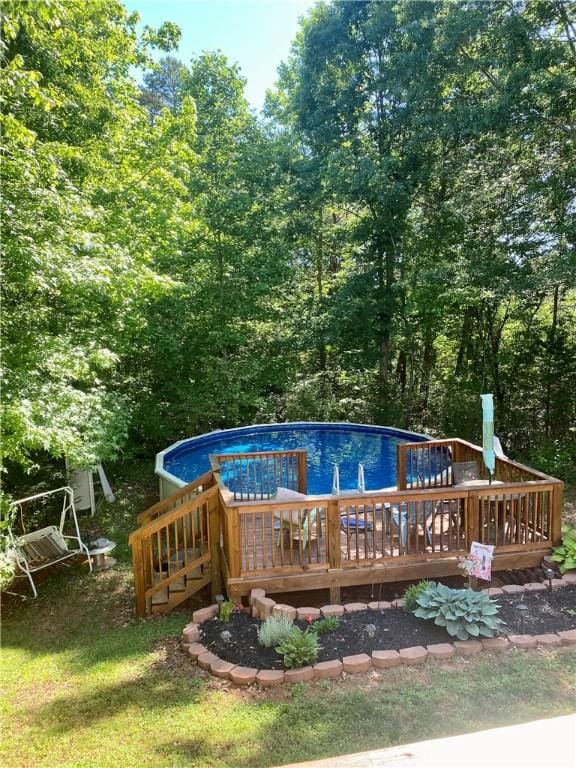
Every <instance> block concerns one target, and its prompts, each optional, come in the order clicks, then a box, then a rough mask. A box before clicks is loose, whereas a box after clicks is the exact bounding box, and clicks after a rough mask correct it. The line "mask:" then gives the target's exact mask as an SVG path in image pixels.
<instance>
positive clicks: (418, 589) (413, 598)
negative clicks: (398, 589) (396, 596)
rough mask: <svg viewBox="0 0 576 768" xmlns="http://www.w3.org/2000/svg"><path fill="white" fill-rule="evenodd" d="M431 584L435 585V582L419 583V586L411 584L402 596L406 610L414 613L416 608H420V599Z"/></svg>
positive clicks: (424, 581)
mask: <svg viewBox="0 0 576 768" xmlns="http://www.w3.org/2000/svg"><path fill="white" fill-rule="evenodd" d="M431 584H434V582H433V581H426V580H423V581H419V582H418V583H417V584H410V586H409V587H407V588H406V590H405V591H404V594H403V595H402V599H403V600H404V610H406V611H410V613H413V612H414V611H415V610H416V608H418V602H417V600H418V598H419V597H420V595H421V594H422V593H423V592H425V591H426V590H427V589H428V587H429V586H430V585H431Z"/></svg>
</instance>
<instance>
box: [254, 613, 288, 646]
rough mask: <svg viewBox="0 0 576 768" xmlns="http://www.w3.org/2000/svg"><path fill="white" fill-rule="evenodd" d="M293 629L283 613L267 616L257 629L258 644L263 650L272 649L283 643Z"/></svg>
mask: <svg viewBox="0 0 576 768" xmlns="http://www.w3.org/2000/svg"><path fill="white" fill-rule="evenodd" d="M293 629H294V622H293V621H292V619H289V618H288V616H285V615H284V614H283V613H281V614H279V615H278V616H269V617H268V618H267V619H266V621H264V622H262V624H261V625H260V627H259V628H258V642H259V643H260V645H263V646H264V647H265V648H272V647H273V646H275V645H277V644H278V643H282V642H284V640H286V638H287V637H288V635H289V634H290V632H292V630H293Z"/></svg>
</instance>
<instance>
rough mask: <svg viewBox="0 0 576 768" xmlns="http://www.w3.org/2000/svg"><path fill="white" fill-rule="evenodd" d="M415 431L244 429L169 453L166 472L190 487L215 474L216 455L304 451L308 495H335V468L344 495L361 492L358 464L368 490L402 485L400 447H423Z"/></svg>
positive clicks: (294, 426) (297, 426) (295, 426)
mask: <svg viewBox="0 0 576 768" xmlns="http://www.w3.org/2000/svg"><path fill="white" fill-rule="evenodd" d="M424 440H426V438H425V437H424V436H422V435H417V434H415V433H413V432H403V431H401V430H395V429H390V428H388V427H373V426H368V425H363V424H324V423H320V422H317V423H305V424H302V423H291V424H290V423H288V424H272V425H264V426H257V427H242V428H240V429H227V430H222V431H221V432H212V433H210V434H208V435H202V436H200V437H197V438H191V439H190V440H185V441H184V442H183V443H181V444H180V445H177V446H175V447H174V448H171V449H168V450H167V451H166V452H165V453H164V462H163V468H164V470H166V471H167V472H169V473H170V474H172V475H175V476H176V477H177V478H178V479H180V480H183V481H185V482H187V483H189V482H191V481H192V480H194V479H195V478H196V477H198V476H199V475H202V474H203V473H204V472H206V471H207V470H209V469H210V462H209V460H208V455H209V454H210V453H216V454H218V453H251V452H255V451H280V450H294V449H296V448H303V449H305V450H306V451H307V452H308V464H307V467H308V476H307V481H308V493H309V494H323V493H330V492H331V490H332V473H333V465H334V464H338V466H339V469H340V490H341V491H345V490H353V489H355V488H356V482H357V474H358V463H359V462H360V463H362V464H363V465H364V477H365V483H366V490H378V489H380V488H386V487H388V486H391V485H395V484H396V445H397V444H398V443H405V442H422V441H424Z"/></svg>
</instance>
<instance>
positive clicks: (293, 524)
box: [271, 487, 321, 549]
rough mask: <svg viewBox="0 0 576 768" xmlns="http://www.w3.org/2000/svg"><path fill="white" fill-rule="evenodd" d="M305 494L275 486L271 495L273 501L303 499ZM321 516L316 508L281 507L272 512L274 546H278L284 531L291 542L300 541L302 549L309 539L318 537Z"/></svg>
mask: <svg viewBox="0 0 576 768" xmlns="http://www.w3.org/2000/svg"><path fill="white" fill-rule="evenodd" d="M306 498H307V497H306V494H304V493H299V492H298V491H293V490H292V489H291V488H281V487H280V488H277V489H276V493H275V494H274V495H273V496H272V497H271V500H272V501H273V500H275V501H292V500H294V501H305V500H306ZM320 524H321V518H320V516H319V515H318V509H317V508H316V507H312V508H311V509H304V510H297V509H283V510H281V511H280V510H279V511H277V512H274V529H275V530H276V531H277V532H278V536H277V539H276V546H277V547H279V546H280V540H281V537H282V535H283V534H284V533H285V532H288V533H289V535H290V537H291V539H292V541H293V542H300V541H301V542H302V546H303V547H304V549H305V548H306V547H307V546H308V544H309V543H310V541H314V540H315V539H317V538H318V534H319V530H318V529H319V526H320Z"/></svg>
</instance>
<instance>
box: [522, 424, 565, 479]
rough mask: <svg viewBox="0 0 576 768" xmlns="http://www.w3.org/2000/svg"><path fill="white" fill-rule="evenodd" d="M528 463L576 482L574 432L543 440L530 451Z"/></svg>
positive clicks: (527, 458)
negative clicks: (555, 438)
mask: <svg viewBox="0 0 576 768" xmlns="http://www.w3.org/2000/svg"><path fill="white" fill-rule="evenodd" d="M526 463H527V464H529V465H530V466H532V467H535V468H536V469H539V470H540V471H541V472H546V474H548V475H553V476H554V477H559V478H560V479H561V480H565V481H566V482H567V483H572V484H576V439H575V435H574V433H572V434H571V435H570V436H569V437H566V438H563V439H560V440H549V439H548V440H543V441H542V442H541V443H540V444H539V445H537V446H535V447H534V448H532V449H531V450H530V451H528V453H527V455H526Z"/></svg>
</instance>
